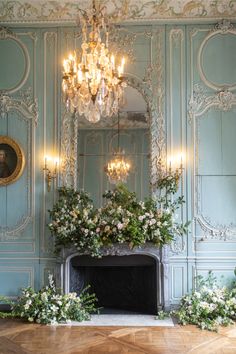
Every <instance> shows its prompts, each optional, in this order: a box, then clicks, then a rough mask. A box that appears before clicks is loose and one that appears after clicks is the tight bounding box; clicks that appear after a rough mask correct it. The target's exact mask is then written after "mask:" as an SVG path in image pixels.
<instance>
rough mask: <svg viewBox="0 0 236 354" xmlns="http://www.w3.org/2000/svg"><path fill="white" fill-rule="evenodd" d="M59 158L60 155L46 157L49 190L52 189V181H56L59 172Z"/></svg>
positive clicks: (46, 176) (45, 167)
mask: <svg viewBox="0 0 236 354" xmlns="http://www.w3.org/2000/svg"><path fill="white" fill-rule="evenodd" d="M58 167H59V158H58V157H55V158H53V157H50V156H45V157H44V168H43V170H44V171H45V178H46V183H47V189H48V192H50V190H51V185H52V181H54V180H55V179H56V177H57V174H58Z"/></svg>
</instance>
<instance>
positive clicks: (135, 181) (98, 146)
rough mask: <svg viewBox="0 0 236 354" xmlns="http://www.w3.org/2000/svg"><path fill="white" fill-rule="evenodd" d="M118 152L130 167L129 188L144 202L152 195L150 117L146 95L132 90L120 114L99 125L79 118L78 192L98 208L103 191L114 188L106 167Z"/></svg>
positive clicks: (128, 88) (127, 92) (127, 95)
mask: <svg viewBox="0 0 236 354" xmlns="http://www.w3.org/2000/svg"><path fill="white" fill-rule="evenodd" d="M118 148H119V149H120V150H122V151H123V153H124V155H123V156H124V159H125V160H126V161H127V162H128V163H129V164H130V172H129V174H128V177H127V180H126V185H127V187H128V188H129V190H131V191H134V192H136V193H137V196H138V198H139V199H144V198H145V197H147V196H148V195H149V193H150V170H149V166H150V114H149V111H148V106H147V103H146V101H145V99H144V97H143V95H142V94H141V93H140V92H139V91H138V90H137V89H136V88H134V87H131V86H127V88H126V89H125V93H124V103H123V105H122V106H121V107H120V109H119V113H118V114H116V115H113V116H112V117H110V118H109V117H102V119H101V120H100V121H99V122H98V123H90V122H89V121H88V120H87V119H86V118H84V117H83V116H79V117H78V180H77V183H78V188H79V189H80V188H83V189H84V190H86V191H88V192H89V193H90V195H91V197H92V199H93V200H94V202H95V204H96V206H98V207H99V206H101V205H102V203H103V199H102V195H103V193H104V191H105V190H107V189H112V188H114V186H115V184H114V183H111V182H110V180H109V178H108V176H107V173H106V171H105V166H107V163H108V162H109V161H111V160H113V159H114V157H115V156H114V153H115V152H116V151H117V149H118Z"/></svg>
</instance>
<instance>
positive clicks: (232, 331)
mask: <svg viewBox="0 0 236 354" xmlns="http://www.w3.org/2000/svg"><path fill="white" fill-rule="evenodd" d="M0 353H1V354H26V353H27V354H28V353H35V354H54V353H55V354H76V353H83V354H109V353H116V354H139V353H140V354H141V353H142V354H149V353H152V354H154V353H155V354H167V353H168V354H169V353H174V354H184V353H191V354H236V326H231V327H228V328H223V329H221V330H220V331H219V333H211V332H207V331H201V330H199V329H197V328H195V327H194V326H186V327H181V326H178V325H177V326H175V327H168V328H167V327H155V328H154V327H151V328H150V327H67V326H56V327H55V326H44V325H37V324H29V323H25V322H22V321H20V320H10V319H7V320H0Z"/></svg>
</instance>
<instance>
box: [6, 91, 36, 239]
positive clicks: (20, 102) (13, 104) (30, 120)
mask: <svg viewBox="0 0 236 354" xmlns="http://www.w3.org/2000/svg"><path fill="white" fill-rule="evenodd" d="M9 112H15V113H16V114H17V117H18V118H19V119H20V120H22V121H25V122H26V124H27V161H28V164H29V163H30V162H31V164H30V166H29V167H28V169H27V215H25V216H22V217H21V218H20V220H18V221H17V222H16V224H15V225H14V226H12V227H7V226H1V227H0V240H1V241H6V240H14V239H16V238H17V237H18V236H19V235H20V234H21V233H22V232H23V230H25V228H26V227H27V225H29V223H30V222H32V221H33V214H34V213H33V208H34V206H33V204H34V203H33V198H34V193H33V190H32V184H33V180H32V175H33V171H32V169H33V162H32V159H33V156H32V148H33V145H34V127H35V126H36V124H37V120H38V103H37V99H35V98H33V96H32V89H31V88H29V89H28V90H26V91H22V92H20V93H19V96H18V97H15V98H13V97H11V96H7V95H4V94H0V120H1V119H7V118H8V115H9Z"/></svg>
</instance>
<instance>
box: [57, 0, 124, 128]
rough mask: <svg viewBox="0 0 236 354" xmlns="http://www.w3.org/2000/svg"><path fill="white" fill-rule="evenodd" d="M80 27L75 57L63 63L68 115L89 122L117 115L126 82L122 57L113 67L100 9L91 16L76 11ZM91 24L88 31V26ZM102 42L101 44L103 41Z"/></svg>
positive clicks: (64, 93)
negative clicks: (79, 117)
mask: <svg viewBox="0 0 236 354" xmlns="http://www.w3.org/2000/svg"><path fill="white" fill-rule="evenodd" d="M79 16H80V23H81V25H82V45H81V53H80V54H79V55H77V54H76V52H74V54H70V55H69V58H68V59H65V60H64V62H63V81H62V90H63V96H64V101H65V103H66V106H67V108H68V109H69V110H70V111H71V112H78V113H79V114H80V115H84V116H85V118H86V119H88V120H89V121H90V122H93V123H96V122H98V121H99V120H100V119H101V117H102V116H104V117H110V116H112V115H113V114H115V113H117V112H118V109H119V105H120V103H121V102H122V100H123V91H124V87H126V83H125V82H124V81H123V74H124V65H125V58H122V59H121V60H120V65H117V66H116V61H117V60H116V59H115V56H114V55H113V54H110V53H109V49H108V42H109V41H108V37H109V33H108V29H107V21H106V20H105V17H104V7H103V8H100V7H99V6H98V8H96V6H95V1H93V8H92V11H91V13H89V12H86V11H83V10H82V9H81V10H80V11H79ZM90 25H91V31H90V32H89V31H88V26H90ZM102 37H105V40H104V42H103V38H102Z"/></svg>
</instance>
